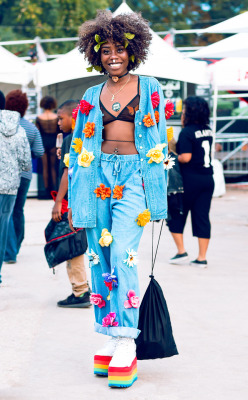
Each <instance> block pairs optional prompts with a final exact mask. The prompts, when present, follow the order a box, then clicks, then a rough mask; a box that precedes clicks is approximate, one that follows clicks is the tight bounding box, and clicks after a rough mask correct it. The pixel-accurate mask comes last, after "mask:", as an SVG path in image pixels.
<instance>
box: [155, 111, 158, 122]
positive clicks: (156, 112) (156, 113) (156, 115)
mask: <svg viewBox="0 0 248 400" xmlns="http://www.w3.org/2000/svg"><path fill="white" fill-rule="evenodd" d="M155 120H156V123H157V124H158V123H159V112H158V111H155Z"/></svg>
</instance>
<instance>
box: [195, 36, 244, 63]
mask: <svg viewBox="0 0 248 400" xmlns="http://www.w3.org/2000/svg"><path fill="white" fill-rule="evenodd" d="M189 56H190V57H193V58H208V57H213V58H214V57H215V58H224V57H248V33H238V34H237V35H233V36H230V37H229V38H227V39H223V40H220V41H219V42H216V43H213V44H210V45H209V46H206V47H204V48H203V49H200V50H197V51H195V52H194V53H190V55H189Z"/></svg>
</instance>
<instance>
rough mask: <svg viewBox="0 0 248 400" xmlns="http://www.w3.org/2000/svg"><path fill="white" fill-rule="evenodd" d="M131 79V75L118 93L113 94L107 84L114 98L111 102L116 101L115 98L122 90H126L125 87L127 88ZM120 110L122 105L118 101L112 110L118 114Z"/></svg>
mask: <svg viewBox="0 0 248 400" xmlns="http://www.w3.org/2000/svg"><path fill="white" fill-rule="evenodd" d="M130 78H131V75H129V77H128V79H127V81H126V82H125V83H124V85H123V86H122V87H121V88H120V89H119V90H118V91H117V92H116V93H112V92H111V91H110V90H109V87H108V83H107V84H106V86H107V89H108V91H109V93H110V94H111V96H112V98H111V101H114V99H115V96H116V95H117V94H118V93H120V91H121V90H123V89H124V87H125V86H126V85H127V84H128V82H129V81H130ZM120 109H121V104H120V103H119V102H118V101H116V102H115V103H113V104H112V110H113V111H115V112H117V111H119V110H120Z"/></svg>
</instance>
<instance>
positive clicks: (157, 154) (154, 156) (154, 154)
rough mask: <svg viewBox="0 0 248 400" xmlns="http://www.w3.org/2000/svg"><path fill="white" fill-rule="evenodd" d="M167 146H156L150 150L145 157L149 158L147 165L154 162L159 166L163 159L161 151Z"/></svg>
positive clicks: (162, 144)
mask: <svg viewBox="0 0 248 400" xmlns="http://www.w3.org/2000/svg"><path fill="white" fill-rule="evenodd" d="M165 146H167V144H166V143H161V144H157V145H156V146H155V147H154V148H152V149H150V150H149V151H148V153H147V155H146V157H150V160H149V161H148V164H151V163H152V162H155V163H156V164H159V163H160V162H161V161H163V159H164V154H163V149H164V148H165Z"/></svg>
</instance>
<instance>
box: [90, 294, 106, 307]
mask: <svg viewBox="0 0 248 400" xmlns="http://www.w3.org/2000/svg"><path fill="white" fill-rule="evenodd" d="M90 302H91V304H94V305H95V306H98V307H99V308H102V307H105V306H106V302H105V301H104V300H103V297H102V296H101V295H100V294H97V293H91V296H90Z"/></svg>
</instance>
